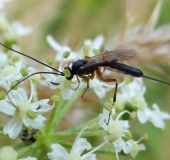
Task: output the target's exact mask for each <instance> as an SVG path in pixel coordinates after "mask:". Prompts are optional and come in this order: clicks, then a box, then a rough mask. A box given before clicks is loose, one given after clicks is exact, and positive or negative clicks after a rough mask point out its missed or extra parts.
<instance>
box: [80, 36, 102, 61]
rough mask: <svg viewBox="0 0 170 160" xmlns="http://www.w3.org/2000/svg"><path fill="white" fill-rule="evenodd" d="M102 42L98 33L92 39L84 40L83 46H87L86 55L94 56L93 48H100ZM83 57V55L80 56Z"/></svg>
mask: <svg viewBox="0 0 170 160" xmlns="http://www.w3.org/2000/svg"><path fill="white" fill-rule="evenodd" d="M103 42H104V37H103V35H98V36H97V37H96V38H95V39H94V40H93V41H92V40H91V39H87V40H85V41H84V46H86V47H88V48H89V50H88V56H89V57H91V56H95V53H94V52H93V50H94V49H97V50H100V49H101V47H102V45H103ZM82 58H83V57H82Z"/></svg>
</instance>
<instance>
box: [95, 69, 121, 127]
mask: <svg viewBox="0 0 170 160" xmlns="http://www.w3.org/2000/svg"><path fill="white" fill-rule="evenodd" d="M96 74H97V76H98V77H99V79H101V80H102V81H105V82H116V86H115V90H114V94H113V105H114V103H115V102H116V93H117V86H118V83H117V80H116V79H105V78H103V77H102V73H101V71H100V70H99V69H97V70H96ZM110 116H111V111H110V113H109V119H108V122H107V125H108V124H109V121H110Z"/></svg>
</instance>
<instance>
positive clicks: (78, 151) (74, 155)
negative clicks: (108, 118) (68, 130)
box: [47, 127, 107, 160]
mask: <svg viewBox="0 0 170 160" xmlns="http://www.w3.org/2000/svg"><path fill="white" fill-rule="evenodd" d="M86 128H87V127H86ZM86 128H84V129H82V130H81V131H80V133H79V134H78V136H77V138H76V139H75V142H74V144H73V146H72V148H71V151H70V153H68V152H67V150H66V149H65V148H64V147H62V146H61V145H60V144H57V143H56V144H52V145H51V148H52V149H53V151H52V152H51V153H47V156H48V158H49V159H50V160H56V159H57V160H73V159H74V160H97V159H96V155H95V154H94V152H95V151H96V150H98V149H99V148H101V147H102V146H103V145H105V144H106V143H107V141H106V142H104V143H102V144H101V145H100V146H98V147H96V148H95V149H93V150H91V151H90V152H87V153H86V154H83V155H82V153H83V152H84V150H89V149H91V144H90V143H89V142H87V140H86V139H85V138H80V136H81V135H82V133H83V131H84V130H85V129H86Z"/></svg>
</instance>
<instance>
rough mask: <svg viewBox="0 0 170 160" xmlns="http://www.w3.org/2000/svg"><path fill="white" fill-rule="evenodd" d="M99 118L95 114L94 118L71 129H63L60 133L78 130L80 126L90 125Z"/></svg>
mask: <svg viewBox="0 0 170 160" xmlns="http://www.w3.org/2000/svg"><path fill="white" fill-rule="evenodd" d="M98 120H99V116H96V117H95V118H93V119H91V120H90V121H88V122H86V123H83V124H81V125H79V126H77V127H74V128H71V129H68V130H65V131H63V132H62V133H65V132H78V131H80V130H81V129H82V128H84V127H85V126H89V125H91V124H92V123H94V122H97V121H98Z"/></svg>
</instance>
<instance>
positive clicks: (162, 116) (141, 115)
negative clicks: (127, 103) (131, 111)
mask: <svg viewBox="0 0 170 160" xmlns="http://www.w3.org/2000/svg"><path fill="white" fill-rule="evenodd" d="M137 116H138V119H139V121H140V122H141V123H146V122H147V121H149V122H151V123H152V124H153V125H154V126H155V127H157V128H161V129H164V128H165V123H164V121H163V120H166V119H170V114H169V113H166V112H163V111H161V110H160V109H159V107H158V105H156V104H153V110H151V109H149V108H145V109H144V110H138V111H137Z"/></svg>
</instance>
